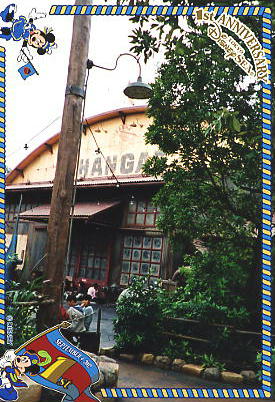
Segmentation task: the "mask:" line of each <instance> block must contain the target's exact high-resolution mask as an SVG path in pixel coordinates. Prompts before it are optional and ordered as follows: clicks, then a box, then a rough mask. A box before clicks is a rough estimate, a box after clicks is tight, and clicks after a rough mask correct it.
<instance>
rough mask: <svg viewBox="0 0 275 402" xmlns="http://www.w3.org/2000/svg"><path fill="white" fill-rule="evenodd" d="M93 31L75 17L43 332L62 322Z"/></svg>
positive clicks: (84, 18) (84, 1) (85, 18)
mask: <svg viewBox="0 0 275 402" xmlns="http://www.w3.org/2000/svg"><path fill="white" fill-rule="evenodd" d="M91 4H92V1H91V0H76V2H75V5H80V6H82V5H91ZM90 29H91V16H90V15H75V16H74V22H73V34H72V42H71V51H70V60H69V68H68V77H67V87H66V93H65V102H64V109H63V116H62V126H61V134H60V139H59V146H58V155H57V165H56V170H55V178H54V184H53V192H52V199H51V209H50V216H49V223H48V243H47V257H46V261H45V265H44V267H45V268H44V273H45V278H46V279H47V281H46V282H44V289H43V293H44V295H46V296H47V298H49V299H54V300H55V303H54V304H52V305H48V306H44V308H43V309H41V311H40V313H39V327H40V328H41V329H42V328H43V327H44V328H45V327H51V326H54V325H56V324H57V323H58V320H59V309H60V305H61V297H62V290H63V281H64V269H65V261H66V255H67V245H68V237H69V226H70V211H71V205H72V202H73V188H74V177H75V171H76V165H77V159H78V154H79V144H80V139H81V135H82V118H83V116H82V108H83V101H84V94H85V89H84V88H85V80H86V76H87V68H86V67H87V60H88V51H89V40H90ZM98 40H100V38H98Z"/></svg>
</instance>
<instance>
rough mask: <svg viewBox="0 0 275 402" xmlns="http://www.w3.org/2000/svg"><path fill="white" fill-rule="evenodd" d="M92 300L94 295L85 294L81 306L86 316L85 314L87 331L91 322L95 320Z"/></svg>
mask: <svg viewBox="0 0 275 402" xmlns="http://www.w3.org/2000/svg"><path fill="white" fill-rule="evenodd" d="M91 301H92V297H91V296H90V295H85V296H83V297H82V301H81V307H82V309H83V312H84V316H85V319H84V325H85V329H86V331H89V329H90V326H91V323H92V321H93V314H94V310H93V308H92V306H91Z"/></svg>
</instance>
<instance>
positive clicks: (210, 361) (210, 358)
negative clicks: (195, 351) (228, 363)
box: [199, 353, 225, 371]
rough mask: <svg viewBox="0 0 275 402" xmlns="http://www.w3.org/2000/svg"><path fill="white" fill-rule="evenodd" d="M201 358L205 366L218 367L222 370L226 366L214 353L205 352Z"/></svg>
mask: <svg viewBox="0 0 275 402" xmlns="http://www.w3.org/2000/svg"><path fill="white" fill-rule="evenodd" d="M199 359H200V363H201V364H202V366H203V367H204V368H208V367H216V368H218V369H219V370H220V371H222V370H224V368H225V365H224V364H223V363H220V362H219V361H218V360H217V359H216V357H215V356H214V355H213V354H212V353H210V354H207V353H204V354H203V355H201V356H200V357H199Z"/></svg>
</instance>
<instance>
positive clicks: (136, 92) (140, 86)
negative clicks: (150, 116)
mask: <svg viewBox="0 0 275 402" xmlns="http://www.w3.org/2000/svg"><path fill="white" fill-rule="evenodd" d="M123 92H124V94H125V95H126V96H128V98H131V99H148V98H150V96H151V95H152V88H151V87H150V85H148V84H145V83H144V82H142V78H141V76H139V77H138V79H137V82H132V83H130V84H128V85H127V87H126V88H125V89H124V91H123Z"/></svg>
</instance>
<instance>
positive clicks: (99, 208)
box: [19, 201, 120, 219]
mask: <svg viewBox="0 0 275 402" xmlns="http://www.w3.org/2000/svg"><path fill="white" fill-rule="evenodd" d="M119 204H120V201H109V202H99V203H97V202H83V203H77V204H75V206H74V214H73V216H76V217H78V218H88V217H91V216H94V215H96V214H98V213H100V212H103V211H106V210H107V209H110V208H113V207H115V206H116V205H119ZM50 208H51V206H50V204H45V205H40V206H39V207H36V208H33V209H29V210H28V211H25V212H21V214H20V215H19V216H20V218H22V219H29V218H48V216H49V215H50Z"/></svg>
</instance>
